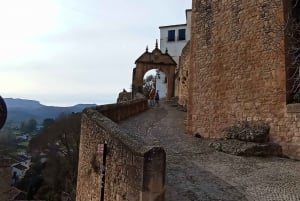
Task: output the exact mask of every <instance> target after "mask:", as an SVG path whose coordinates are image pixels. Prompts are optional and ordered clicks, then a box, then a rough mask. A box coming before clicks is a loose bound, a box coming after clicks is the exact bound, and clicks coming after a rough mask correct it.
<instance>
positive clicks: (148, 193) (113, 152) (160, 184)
mask: <svg viewBox="0 0 300 201" xmlns="http://www.w3.org/2000/svg"><path fill="white" fill-rule="evenodd" d="M146 109H147V101H146V100H139V101H138V100H136V101H132V102H128V103H122V104H112V105H103V106H99V107H96V108H89V109H86V110H84V112H83V115H82V122H81V136H80V153H79V165H78V179H77V197H76V200H77V201H86V200H89V201H93V200H95V201H96V200H97V201H119V200H122V201H160V200H163V198H164V185H165V167H166V163H165V159H166V155H165V151H164V150H163V149H162V148H160V147H145V146H143V145H142V144H141V143H139V141H138V139H133V138H132V137H130V136H129V135H128V134H126V133H125V132H123V131H122V130H120V129H119V126H118V125H117V124H116V123H115V122H113V121H116V122H117V121H120V120H122V119H124V118H127V117H129V116H132V115H134V114H136V113H139V112H142V111H144V110H146ZM108 117H109V118H110V119H109V118H108ZM112 120H113V121H112ZM103 146H105V148H104V150H103V149H102V147H103ZM104 170H105V174H103V173H104ZM104 175H105V177H104ZM103 181H104V182H103ZM102 185H104V194H103V195H104V196H103V197H101V195H102V193H101V191H102V189H101V186H102Z"/></svg>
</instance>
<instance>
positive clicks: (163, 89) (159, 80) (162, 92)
mask: <svg viewBox="0 0 300 201" xmlns="http://www.w3.org/2000/svg"><path fill="white" fill-rule="evenodd" d="M155 84H156V86H155V88H156V90H158V94H159V98H165V97H167V77H166V75H165V74H164V73H163V72H162V71H159V70H157V71H156V76H155Z"/></svg>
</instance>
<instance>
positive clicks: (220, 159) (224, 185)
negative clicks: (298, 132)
mask: <svg viewBox="0 0 300 201" xmlns="http://www.w3.org/2000/svg"><path fill="white" fill-rule="evenodd" d="M185 116H186V113H185V112H182V111H179V110H177V109H176V108H175V107H173V106H172V105H171V104H168V103H165V102H163V103H162V104H161V105H160V106H159V107H152V108H150V109H149V110H148V111H146V112H144V113H142V114H139V115H137V116H134V117H131V118H129V119H127V120H125V121H123V122H120V123H119V125H120V126H121V128H123V129H124V130H126V131H127V133H128V135H132V136H133V137H134V138H138V139H139V140H140V141H141V142H142V143H144V144H145V145H155V146H161V147H163V148H164V149H165V151H166V153H167V171H166V174H167V175H166V194H165V201H246V200H248V201H300V161H295V160H291V159H286V158H279V157H268V158H262V157H240V156H233V155H229V154H225V153H221V152H216V151H214V150H213V149H211V148H210V147H209V143H210V142H211V141H210V140H208V139H202V138H196V137H193V136H191V135H188V134H185V132H184V118H185Z"/></svg>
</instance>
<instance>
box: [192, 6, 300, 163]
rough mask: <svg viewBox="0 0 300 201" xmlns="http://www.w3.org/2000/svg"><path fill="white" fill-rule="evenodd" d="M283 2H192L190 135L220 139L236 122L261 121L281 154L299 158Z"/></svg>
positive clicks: (299, 126) (298, 126) (299, 138)
mask: <svg viewBox="0 0 300 201" xmlns="http://www.w3.org/2000/svg"><path fill="white" fill-rule="evenodd" d="M284 2H287V1H282V0H260V1H257V0H222V1H214V0H193V9H192V28H191V64H190V69H189V86H188V90H189V97H188V127H187V129H188V131H189V132H190V133H192V134H195V133H199V134H200V135H202V136H204V137H210V138H220V137H223V132H222V131H223V129H224V128H226V127H229V126H232V125H234V124H237V123H238V122H239V121H262V122H266V123H268V124H269V125H270V126H271V130H270V140H271V141H272V142H276V143H279V144H280V145H281V146H282V148H283V151H284V154H286V155H288V156H291V157H294V158H300V124H299V120H300V113H299V111H296V110H293V108H294V107H293V106H289V105H288V104H287V100H286V94H287V87H286V83H287V78H286V68H287V66H286V65H287V64H286V51H285V45H286V43H285V33H284V27H285V16H286V14H285V12H286V8H285V5H284Z"/></svg>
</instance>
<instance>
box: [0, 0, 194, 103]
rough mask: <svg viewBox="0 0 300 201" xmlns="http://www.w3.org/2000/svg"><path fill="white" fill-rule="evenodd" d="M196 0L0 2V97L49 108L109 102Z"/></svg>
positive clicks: (128, 85) (127, 84) (12, 0)
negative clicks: (162, 33) (166, 29)
mask: <svg viewBox="0 0 300 201" xmlns="http://www.w3.org/2000/svg"><path fill="white" fill-rule="evenodd" d="M190 8H191V0H151V1H150V0H126V1H124V0H115V1H111V0H105V1H104V0H0V95H1V96H2V97H5V98H8V97H13V98H25V99H34V100H38V101H40V102H41V103H42V104H46V105H60V106H66V105H74V104H77V103H96V104H103V103H111V102H115V101H116V98H117V94H118V93H119V92H120V91H122V89H123V88H126V89H128V90H129V89H130V85H131V79H132V78H131V76H132V69H133V68H134V66H135V64H134V61H135V60H136V59H137V58H138V57H139V56H140V55H141V54H142V53H143V52H144V51H145V48H146V45H149V50H152V49H153V48H154V46H155V40H156V39H159V28H158V27H159V26H164V25H172V24H182V23H185V9H190Z"/></svg>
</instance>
